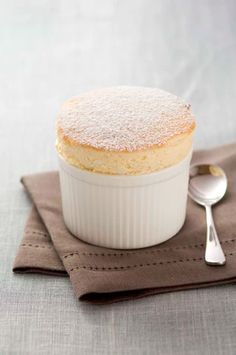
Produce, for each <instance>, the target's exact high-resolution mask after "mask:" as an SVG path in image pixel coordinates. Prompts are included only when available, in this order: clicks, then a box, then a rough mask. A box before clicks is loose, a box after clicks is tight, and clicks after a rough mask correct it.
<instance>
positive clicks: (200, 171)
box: [189, 164, 227, 265]
mask: <svg viewBox="0 0 236 355" xmlns="http://www.w3.org/2000/svg"><path fill="white" fill-rule="evenodd" d="M226 190H227V177H226V175H225V173H224V171H223V170H222V169H221V168H220V167H219V166H217V165H212V164H201V165H192V166H191V168H190V178H189V196H190V197H191V198H192V199H193V200H194V201H195V202H197V203H198V204H200V205H202V206H204V207H205V209H206V219H207V237H206V250H205V261H206V263H207V264H208V265H224V264H225V261H226V260H225V255H224V252H223V250H222V248H221V244H220V242H219V238H218V236H217V233H216V229H215V225H214V220H213V216H212V210H211V206H212V205H214V204H216V203H217V202H219V201H220V200H221V199H222V198H223V196H224V195H225V193H226Z"/></svg>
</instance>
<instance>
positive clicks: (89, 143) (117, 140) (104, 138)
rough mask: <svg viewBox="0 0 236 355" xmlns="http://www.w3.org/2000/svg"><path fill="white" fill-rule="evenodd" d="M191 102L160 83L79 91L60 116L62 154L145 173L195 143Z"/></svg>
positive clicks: (80, 162)
mask: <svg viewBox="0 0 236 355" xmlns="http://www.w3.org/2000/svg"><path fill="white" fill-rule="evenodd" d="M194 128H195V120H194V118H193V115H192V112H191V107H190V105H188V104H186V103H185V102H184V101H183V100H182V99H181V98H179V97H177V96H175V95H172V94H169V93H167V92H165V91H163V90H160V89H157V88H146V87H129V86H118V87H110V88H104V89H97V90H94V91H90V92H87V93H84V94H81V95H79V96H77V97H73V98H71V99H69V100H67V101H65V103H64V104H63V105H62V107H61V109H60V111H59V113H58V116H57V124H56V130H57V143H56V147H57V150H58V153H59V155H60V156H61V157H62V158H63V159H64V160H65V161H66V162H68V163H69V164H70V165H72V166H75V167H78V168H80V169H82V170H87V171H91V172H95V173H100V174H108V175H141V174H149V173H152V172H157V171H160V170H162V169H164V168H167V167H170V166H173V165H175V164H178V163H179V162H180V161H181V160H183V159H184V158H185V157H186V156H187V155H188V153H189V152H190V151H191V149H192V134H193V131H194Z"/></svg>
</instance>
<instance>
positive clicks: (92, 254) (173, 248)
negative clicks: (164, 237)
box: [63, 239, 236, 259]
mask: <svg viewBox="0 0 236 355" xmlns="http://www.w3.org/2000/svg"><path fill="white" fill-rule="evenodd" d="M235 240H236V239H228V240H223V241H221V242H220V243H221V244H225V243H233V242H235ZM202 247H204V244H203V243H201V244H192V245H183V246H179V247H172V248H163V249H155V250H150V251H136V252H135V251H134V252H125V253H124V252H122V253H86V252H79V251H74V252H73V253H69V254H65V255H63V258H64V259H66V258H68V257H72V256H74V255H83V256H129V255H134V254H138V255H140V254H154V253H159V252H162V251H163V252H168V251H170V250H179V249H187V248H190V249H191V248H202Z"/></svg>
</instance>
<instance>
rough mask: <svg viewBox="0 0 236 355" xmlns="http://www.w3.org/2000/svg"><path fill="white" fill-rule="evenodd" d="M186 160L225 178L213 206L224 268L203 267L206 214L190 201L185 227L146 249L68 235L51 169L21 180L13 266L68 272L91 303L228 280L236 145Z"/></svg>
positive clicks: (232, 260)
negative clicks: (20, 223)
mask: <svg viewBox="0 0 236 355" xmlns="http://www.w3.org/2000/svg"><path fill="white" fill-rule="evenodd" d="M193 161H194V162H200V161H201V162H212V163H218V164H219V165H220V166H221V167H222V168H223V169H225V172H226V174H227V177H228V180H229V181H228V182H229V185H228V192H227V195H226V197H225V198H224V199H223V200H222V201H221V202H220V203H219V204H218V205H216V206H215V207H214V211H213V213H214V217H215V224H216V228H217V231H218V233H219V236H220V240H221V243H222V246H223V249H224V252H225V255H226V258H227V262H226V265H225V266H223V267H213V266H207V265H206V264H205V262H204V245H205V235H206V223H205V212H204V210H203V208H201V207H199V206H197V205H196V204H195V203H194V202H192V201H190V200H189V201H188V208H187V218H186V222H185V225H184V227H183V228H182V230H181V231H180V232H179V233H178V235H176V236H175V237H174V238H172V239H171V240H169V241H167V242H165V243H163V244H160V245H157V246H154V247H151V248H145V249H139V250H129V251H128V250H114V249H107V248H101V247H96V246H93V245H90V244H87V243H85V242H83V241H82V240H79V239H77V238H75V237H74V236H73V235H71V234H70V233H69V232H68V230H67V229H66V227H65V225H64V222H63V217H62V211H61V196H60V189H59V178H58V173H57V172H49V173H43V174H36V175H31V176H25V177H23V178H22V183H23V185H24V186H25V188H26V190H27V192H28V194H29V196H30V197H31V199H32V202H33V205H34V207H33V209H32V212H31V214H30V216H29V219H28V221H27V224H26V228H25V232H24V236H23V240H22V243H21V245H20V247H19V250H18V253H17V256H16V259H15V264H14V267H13V270H14V271H15V272H38V273H43V274H52V275H67V274H69V276H70V279H71V282H72V285H73V288H74V291H75V294H76V296H77V297H78V298H79V299H80V300H86V301H91V302H93V303H106V302H114V301H121V300H127V299H134V298H139V297H143V296H146V295H152V294H157V293H162V292H170V291H176V290H183V289H190V288H196V287H204V286H210V285H216V284H226V283H231V282H234V281H235V280H236V218H235V216H236V144H231V145H227V146H224V147H219V148H215V149H212V150H208V151H198V152H195V153H194V156H193Z"/></svg>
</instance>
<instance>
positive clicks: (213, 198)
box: [189, 164, 227, 206]
mask: <svg viewBox="0 0 236 355" xmlns="http://www.w3.org/2000/svg"><path fill="white" fill-rule="evenodd" d="M226 190H227V177H226V175H225V173H224V171H223V170H222V169H221V168H220V167H219V166H217V165H211V164H203V165H192V166H191V168H190V180H189V195H190V197H191V198H192V199H193V200H194V201H196V202H197V203H199V204H200V205H203V206H205V205H206V204H207V205H210V206H212V205H214V204H215V203H217V202H218V201H220V200H221V199H222V198H223V196H224V195H225V193H226Z"/></svg>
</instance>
